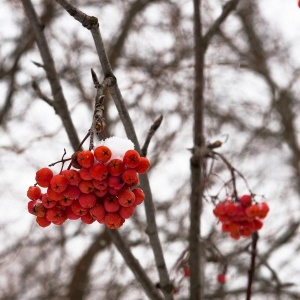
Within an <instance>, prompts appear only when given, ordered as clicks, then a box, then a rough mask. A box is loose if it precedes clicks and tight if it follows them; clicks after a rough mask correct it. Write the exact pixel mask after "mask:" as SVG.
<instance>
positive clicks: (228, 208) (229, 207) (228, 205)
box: [224, 200, 236, 216]
mask: <svg viewBox="0 0 300 300" xmlns="http://www.w3.org/2000/svg"><path fill="white" fill-rule="evenodd" d="M224 208H225V212H226V215H227V216H234V215H235V213H236V205H235V204H234V203H233V202H231V201H229V200H227V201H225V203H224Z"/></svg>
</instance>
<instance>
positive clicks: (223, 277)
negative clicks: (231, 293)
mask: <svg viewBox="0 0 300 300" xmlns="http://www.w3.org/2000/svg"><path fill="white" fill-rule="evenodd" d="M217 280H218V282H219V283H225V282H226V275H225V274H219V275H218V277H217Z"/></svg>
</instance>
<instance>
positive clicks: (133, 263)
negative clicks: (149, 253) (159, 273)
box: [107, 230, 163, 300]
mask: <svg viewBox="0 0 300 300" xmlns="http://www.w3.org/2000/svg"><path fill="white" fill-rule="evenodd" d="M107 232H108V234H109V236H110V237H111V239H112V241H113V243H114V245H115V246H116V247H117V249H118V251H119V252H120V253H121V255H122V256H123V258H124V260H125V262H126V264H127V266H128V267H129V268H130V269H131V271H132V273H133V274H134V275H135V278H136V279H137V280H138V281H139V283H140V284H141V285H142V287H143V288H144V290H145V292H146V294H147V296H148V297H149V298H150V299H153V300H160V299H163V298H162V296H161V295H160V294H159V292H158V290H157V289H156V288H155V286H154V284H153V282H151V280H150V279H149V277H148V276H147V274H146V273H145V271H144V270H143V268H142V267H141V265H140V263H139V262H138V260H136V258H135V257H134V256H133V254H132V252H131V250H130V248H129V247H128V245H127V244H126V242H125V240H124V239H123V238H122V236H121V235H120V233H119V231H118V230H107Z"/></svg>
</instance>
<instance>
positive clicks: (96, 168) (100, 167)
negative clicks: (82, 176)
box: [90, 163, 108, 180]
mask: <svg viewBox="0 0 300 300" xmlns="http://www.w3.org/2000/svg"><path fill="white" fill-rule="evenodd" d="M107 174H108V168H107V166H106V165H104V164H100V163H99V164H95V165H93V166H92V167H91V168H90V175H91V176H92V177H93V179H96V180H104V179H105V178H106V177H107Z"/></svg>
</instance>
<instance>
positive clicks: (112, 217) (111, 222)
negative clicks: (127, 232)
mask: <svg viewBox="0 0 300 300" xmlns="http://www.w3.org/2000/svg"><path fill="white" fill-rule="evenodd" d="M104 221H105V225H106V226H107V227H108V228H110V229H116V228H119V227H121V226H122V224H123V223H124V219H122V217H121V216H120V215H119V214H118V213H107V214H106V215H105V218H104Z"/></svg>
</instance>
